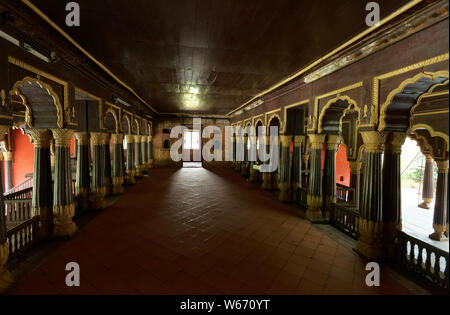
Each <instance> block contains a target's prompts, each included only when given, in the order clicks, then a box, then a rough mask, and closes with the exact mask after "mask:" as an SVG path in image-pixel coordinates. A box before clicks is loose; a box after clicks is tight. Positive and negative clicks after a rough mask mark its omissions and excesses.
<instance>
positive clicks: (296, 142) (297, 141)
mask: <svg viewBox="0 0 450 315" xmlns="http://www.w3.org/2000/svg"><path fill="white" fill-rule="evenodd" d="M304 141H305V136H295V137H294V145H295V146H300V144H301V143H303V142H304Z"/></svg>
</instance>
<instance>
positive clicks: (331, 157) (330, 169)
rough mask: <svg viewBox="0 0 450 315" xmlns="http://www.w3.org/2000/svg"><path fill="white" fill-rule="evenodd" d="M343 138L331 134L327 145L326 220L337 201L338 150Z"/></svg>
mask: <svg viewBox="0 0 450 315" xmlns="http://www.w3.org/2000/svg"><path fill="white" fill-rule="evenodd" d="M340 143H341V139H340V137H339V136H337V135H329V136H328V137H327V144H326V147H325V163H324V164H325V165H324V174H323V177H324V179H325V181H324V186H323V187H324V190H323V194H324V205H323V216H324V219H325V220H326V221H328V220H329V219H330V211H331V204H332V203H335V202H336V152H337V150H338V148H339V144H340Z"/></svg>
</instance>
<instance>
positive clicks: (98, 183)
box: [90, 132, 106, 209]
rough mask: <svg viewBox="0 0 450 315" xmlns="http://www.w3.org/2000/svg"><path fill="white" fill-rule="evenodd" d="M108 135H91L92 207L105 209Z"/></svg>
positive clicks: (97, 133)
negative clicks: (106, 141)
mask: <svg viewBox="0 0 450 315" xmlns="http://www.w3.org/2000/svg"><path fill="white" fill-rule="evenodd" d="M105 139H106V135H105V134H104V133H100V132H92V133H91V147H92V182H91V196H90V199H91V207H92V208H93V209H104V208H105V207H106V202H105V195H106V182H105V170H104V168H105V165H104V156H105V154H104V152H103V151H104V150H105Z"/></svg>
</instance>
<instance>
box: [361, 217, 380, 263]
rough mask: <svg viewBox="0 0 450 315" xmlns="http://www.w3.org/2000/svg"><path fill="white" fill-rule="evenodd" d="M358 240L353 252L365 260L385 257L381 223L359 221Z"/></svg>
mask: <svg viewBox="0 0 450 315" xmlns="http://www.w3.org/2000/svg"><path fill="white" fill-rule="evenodd" d="M359 235H360V236H359V239H358V242H357V243H356V246H355V248H354V250H355V251H356V252H358V253H359V254H361V255H362V256H364V257H367V258H381V257H384V256H385V252H384V246H383V223H382V222H373V221H367V220H364V219H360V220H359Z"/></svg>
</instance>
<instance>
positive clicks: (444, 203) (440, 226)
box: [429, 160, 449, 241]
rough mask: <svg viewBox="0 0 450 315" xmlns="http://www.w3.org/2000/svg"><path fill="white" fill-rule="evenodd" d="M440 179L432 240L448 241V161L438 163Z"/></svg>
mask: <svg viewBox="0 0 450 315" xmlns="http://www.w3.org/2000/svg"><path fill="white" fill-rule="evenodd" d="M436 164H437V167H438V178H437V183H436V199H435V202H434V215H433V229H434V233H432V234H430V236H429V237H430V238H431V239H432V240H436V241H446V240H448V215H449V213H448V211H449V209H448V202H449V200H448V198H449V197H448V160H441V161H438V160H437V161H436Z"/></svg>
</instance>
